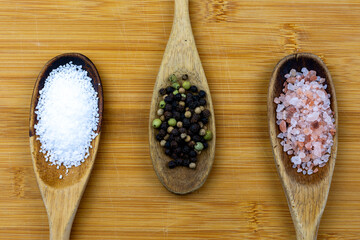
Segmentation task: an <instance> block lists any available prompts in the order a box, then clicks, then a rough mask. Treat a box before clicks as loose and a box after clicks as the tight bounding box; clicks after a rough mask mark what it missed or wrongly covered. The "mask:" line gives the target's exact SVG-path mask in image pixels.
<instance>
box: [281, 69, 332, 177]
mask: <svg viewBox="0 0 360 240" xmlns="http://www.w3.org/2000/svg"><path fill="white" fill-rule="evenodd" d="M301 72H302V73H300V72H296V71H295V70H294V69H292V70H291V71H290V73H288V74H286V75H285V77H286V78H287V80H286V83H285V84H284V86H287V87H285V88H284V89H283V93H281V94H280V96H279V97H278V98H275V100H274V102H275V103H276V104H278V105H277V115H276V117H277V121H276V124H277V125H279V127H280V130H281V133H280V134H279V135H278V137H279V138H281V139H282V141H281V145H282V146H283V150H284V152H287V154H288V155H293V156H292V157H291V162H292V163H293V167H297V171H298V172H302V173H303V174H304V175H306V174H308V175H311V174H313V173H316V172H318V168H315V169H314V170H313V167H314V166H319V167H323V166H325V164H326V162H328V161H329V159H330V153H331V147H332V145H333V143H334V141H333V136H334V134H335V132H336V129H335V124H334V122H335V119H334V115H333V113H332V110H331V108H330V97H331V96H330V94H328V93H326V92H325V89H326V88H327V85H326V84H323V83H325V79H324V78H321V77H320V76H316V71H313V70H310V71H309V70H308V69H306V68H302V69H301Z"/></svg>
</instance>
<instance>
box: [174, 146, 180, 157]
mask: <svg viewBox="0 0 360 240" xmlns="http://www.w3.org/2000/svg"><path fill="white" fill-rule="evenodd" d="M181 150H182V149H181V147H177V148H175V150H174V153H176V154H178V155H180V153H181Z"/></svg>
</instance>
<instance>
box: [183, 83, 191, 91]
mask: <svg viewBox="0 0 360 240" xmlns="http://www.w3.org/2000/svg"><path fill="white" fill-rule="evenodd" d="M182 87H183V88H185V89H186V90H188V89H190V87H191V83H190V82H189V81H184V82H183V84H182Z"/></svg>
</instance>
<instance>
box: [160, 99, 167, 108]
mask: <svg viewBox="0 0 360 240" xmlns="http://www.w3.org/2000/svg"><path fill="white" fill-rule="evenodd" d="M165 105H166V102H165V101H164V100H162V101H161V102H160V103H159V108H164V107H165Z"/></svg>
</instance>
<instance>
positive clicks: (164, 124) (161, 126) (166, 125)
mask: <svg viewBox="0 0 360 240" xmlns="http://www.w3.org/2000/svg"><path fill="white" fill-rule="evenodd" d="M168 127H169V124H168V123H167V122H163V123H162V124H161V125H160V129H163V130H165V131H166V130H167V129H168Z"/></svg>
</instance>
